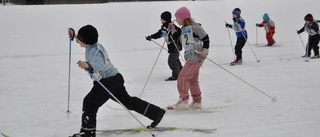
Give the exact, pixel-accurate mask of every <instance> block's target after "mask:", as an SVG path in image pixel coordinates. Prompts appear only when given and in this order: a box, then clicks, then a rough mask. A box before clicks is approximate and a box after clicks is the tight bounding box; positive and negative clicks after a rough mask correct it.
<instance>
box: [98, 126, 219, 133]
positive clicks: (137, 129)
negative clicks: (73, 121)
mask: <svg viewBox="0 0 320 137" xmlns="http://www.w3.org/2000/svg"><path fill="white" fill-rule="evenodd" d="M216 130H217V128H185V127H156V128H143V127H139V128H123V129H110V130H97V131H96V132H97V133H100V134H104V133H105V134H121V133H126V132H147V131H154V132H164V131H188V132H201V133H214V132H215V131H216Z"/></svg>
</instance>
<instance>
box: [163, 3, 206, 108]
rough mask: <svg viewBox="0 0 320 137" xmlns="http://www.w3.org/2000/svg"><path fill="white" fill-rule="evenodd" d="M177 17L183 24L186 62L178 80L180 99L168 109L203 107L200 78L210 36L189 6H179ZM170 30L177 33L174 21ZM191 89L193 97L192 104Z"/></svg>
mask: <svg viewBox="0 0 320 137" xmlns="http://www.w3.org/2000/svg"><path fill="white" fill-rule="evenodd" d="M175 17H176V20H177V23H178V24H179V25H181V26H182V28H181V36H180V40H181V43H182V46H183V48H184V50H185V52H184V58H185V60H186V63H185V65H184V66H183V68H182V70H181V71H180V74H179V77H178V81H177V87H178V92H179V101H178V102H177V103H176V104H174V105H172V106H168V107H167V109H189V108H190V109H201V100H202V98H201V90H200V88H199V81H198V78H199V70H200V68H201V66H202V64H203V61H204V59H205V58H206V57H207V55H208V49H209V42H210V41H209V36H208V34H207V33H206V32H205V31H204V30H203V28H202V27H201V25H200V24H199V23H195V22H194V21H193V19H192V18H191V13H190V11H189V9H188V8H186V7H181V8H179V9H178V10H177V11H176V13H175ZM170 31H171V33H172V34H175V33H177V30H176V29H175V27H174V25H173V24H172V23H171V25H170ZM189 90H190V92H191V96H192V99H193V101H192V103H190V104H189Z"/></svg>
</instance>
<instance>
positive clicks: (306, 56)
mask: <svg viewBox="0 0 320 137" xmlns="http://www.w3.org/2000/svg"><path fill="white" fill-rule="evenodd" d="M298 35H299V38H300V41H301V44H302V48H303V50H306V55H305V58H306V60H304V61H305V62H309V60H308V51H309V46H308V45H306V48H305V47H304V44H303V40H302V38H301V35H300V34H298ZM308 44H309V43H308Z"/></svg>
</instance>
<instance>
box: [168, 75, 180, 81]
mask: <svg viewBox="0 0 320 137" xmlns="http://www.w3.org/2000/svg"><path fill="white" fill-rule="evenodd" d="M177 79H178V78H177V77H175V76H171V77H169V78H167V79H166V81H175V80H177Z"/></svg>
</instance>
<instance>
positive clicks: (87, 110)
mask: <svg viewBox="0 0 320 137" xmlns="http://www.w3.org/2000/svg"><path fill="white" fill-rule="evenodd" d="M100 82H101V83H103V85H104V86H105V87H106V88H107V89H108V90H109V91H110V92H111V93H112V94H113V95H114V96H115V97H116V98H118V99H119V101H120V102H121V103H122V104H124V106H126V107H127V108H128V109H129V110H133V111H136V112H138V113H140V114H141V115H144V116H146V117H148V118H149V119H151V120H154V119H156V116H157V114H158V113H159V111H160V110H161V108H159V107H158V106H155V105H153V104H150V103H148V102H146V101H144V100H141V99H140V98H137V97H131V96H130V95H129V94H128V93H127V91H126V89H125V87H124V85H123V84H124V79H123V77H122V75H121V74H120V73H118V74H117V75H115V76H114V77H110V78H107V79H101V80H100ZM93 84H94V85H93V88H92V89H91V91H90V92H89V93H88V94H87V95H86V97H85V98H84V100H83V108H82V110H83V114H82V128H81V131H80V132H85V133H86V134H90V136H91V137H95V131H96V129H95V128H96V116H97V112H98V109H99V107H101V106H102V105H103V104H104V103H105V102H106V101H108V100H109V99H112V100H114V101H115V99H114V98H112V96H111V95H109V94H108V93H107V91H105V89H104V88H103V87H102V86H101V85H100V84H99V83H98V82H96V81H95V82H94V83H93Z"/></svg>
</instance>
